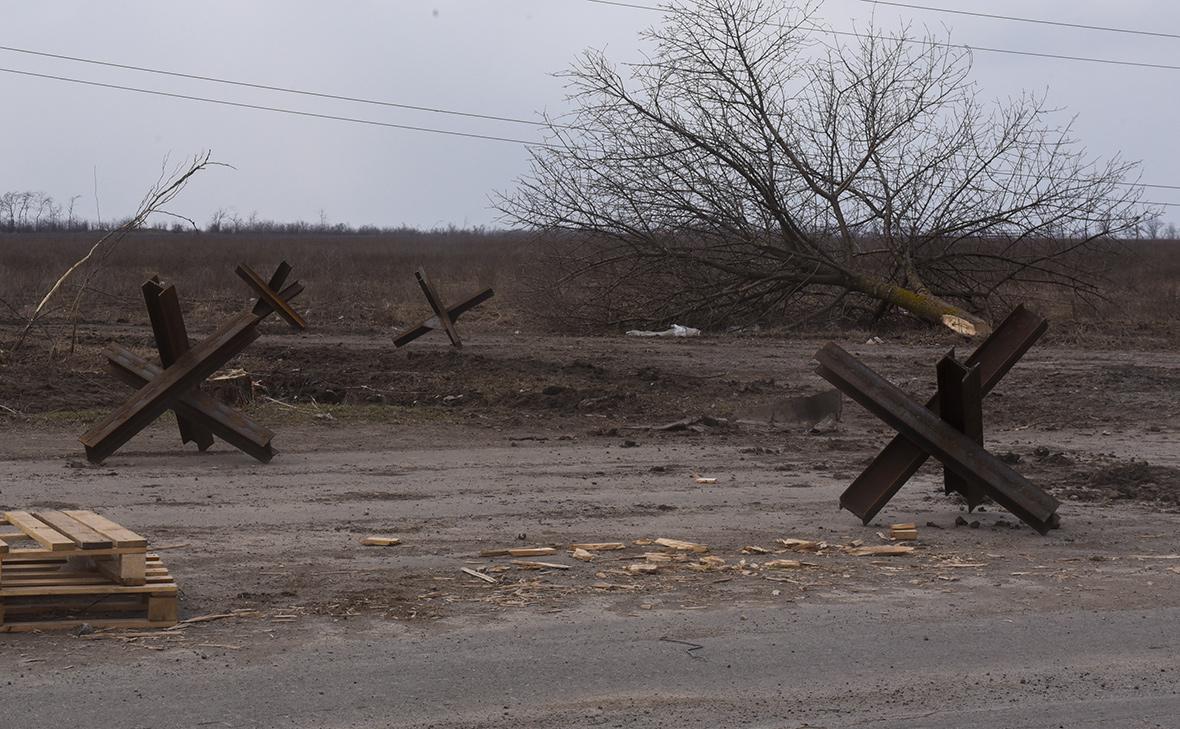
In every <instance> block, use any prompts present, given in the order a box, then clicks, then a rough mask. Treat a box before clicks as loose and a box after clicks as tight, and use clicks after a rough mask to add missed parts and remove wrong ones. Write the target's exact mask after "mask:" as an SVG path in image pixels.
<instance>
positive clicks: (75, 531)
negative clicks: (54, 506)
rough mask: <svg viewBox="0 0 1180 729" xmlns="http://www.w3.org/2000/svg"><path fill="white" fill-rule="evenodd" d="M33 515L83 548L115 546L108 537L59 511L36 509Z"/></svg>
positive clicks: (111, 547) (110, 547)
mask: <svg viewBox="0 0 1180 729" xmlns="http://www.w3.org/2000/svg"><path fill="white" fill-rule="evenodd" d="M33 516H35V517H37V518H38V519H40V520H41V521H43V522H45V523H46V524H48V525H49V526H51V527H53V528H54V529H56V530H58V531H59V532H61V533H62V534H64V535H66V536H67V537H69V538H70V539H73V540H74V544H77V545H78V546H79V547H81V548H82V549H84V550H88V549H114V547H115V543H114V542H113V541H111V540H110V539H109V538H107V537H105V536H103V535H102V534H99V533H98V532H96V531H94V530H93V529H91V528H90V527H88V526H86V525H85V524H83V523H82V522H80V521H76V520H74V519H71V518H70V517H68V516H66V515H65V514H64V513H62V512H60V511H38V512H37V513H35V514H33Z"/></svg>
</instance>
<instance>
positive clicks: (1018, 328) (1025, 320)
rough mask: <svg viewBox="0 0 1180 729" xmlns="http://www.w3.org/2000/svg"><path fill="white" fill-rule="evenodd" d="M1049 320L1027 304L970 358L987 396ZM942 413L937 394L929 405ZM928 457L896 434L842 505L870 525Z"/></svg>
mask: <svg viewBox="0 0 1180 729" xmlns="http://www.w3.org/2000/svg"><path fill="white" fill-rule="evenodd" d="M1048 328H1049V324H1048V322H1046V321H1045V320H1044V319H1042V318H1041V317H1039V316H1037V315H1036V314H1034V313H1032V312H1031V311H1029V310H1028V309H1026V308H1024V306H1023V305H1021V306H1018V307H1016V309H1015V310H1014V311H1013V312H1012V313H1011V314H1009V315H1008V317H1007V318H1006V319H1004V321H1003V322H1002V323H1001V324H1000V326H998V327H996V329H995V330H994V331H993V332H992V333H991V335H990V336H989V337H988V338H987V339H985V340H984V342H983V343H982V344H980V345H979V348H978V349H976V350H975V351H974V352H973V353H972V354H971V356H970V357H968V358H967V362H966V365H967V366H968V367H974V366H976V365H978V366H979V379H980V385H981V389H982V392H983V394H984V395H987V393H989V392H991V390H992V388H994V387H995V386H996V385H997V384H999V382H1000V380H1002V379H1003V378H1004V375H1006V374H1008V371H1009V370H1010V369H1012V366H1013V365H1015V364H1016V363H1017V362H1018V361H1019V360H1020V358H1021V357H1023V356H1024V353H1025V352H1027V351H1028V350H1029V348H1031V347H1032V346H1033V344H1035V343H1036V341H1037V340H1038V339H1040V338H1041V335H1042V334H1044V333H1045V330H1047V329H1048ZM926 407H927V408H929V409H930V410H932V411H933V412H935V413H937V412H939V411H940V407H939V399H938V395H937V394H935V395H934V397H932V398H931V399H930V401H929V402H928V403H927V404H926ZM927 457H928V455H927V454H926V453H925V452H924V451H923V450H922V449H921V448H919V447H918V446H916V445H914V444H913V443H911V442H909V441H908V440H906V439H905V438H904V437H903V436H901V435H898V436H895V437H894V438H893V440H891V441H890V442H889V445H887V446H885V448H884V449H883V450H882V451H881V452H880V453H879V454H878V455H877V457H876V458H875V459H873V462H872V463H871V464H869V466H868V468H866V469H865V470H864V472H862V473H861V474H860V475H859V476H857V478H856V480H855V481H853V482H852V484H851V485H850V486H849V487H848V488H847V489H845V491H844V493H843V494H841V495H840V506H841V507H843V508H845V509H848V510H849V511H851V512H852V513H853V514H856V515H857V516H858V517H860V519H861V521H863V522H864V523H865V524H868V523H869V522H870V521H872V520H873V518H874V517H876V516H877V514H878V512H880V511H881V509H882V508H884V506H885V504H887V503H889V500H890V499H892V498H893V497H894V495H896V494H897V492H898V491H899V490H901V487H902V486H904V485H905V483H906V481H909V480H910V478H912V477H913V475H914V474H915V473H917V472H918V469H919V468H921V467H922V464H923V463H925V462H926V458H927Z"/></svg>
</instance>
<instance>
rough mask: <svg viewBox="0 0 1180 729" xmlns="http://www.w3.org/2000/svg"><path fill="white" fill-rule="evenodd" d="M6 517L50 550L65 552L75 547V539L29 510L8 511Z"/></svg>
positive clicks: (10, 522)
mask: <svg viewBox="0 0 1180 729" xmlns="http://www.w3.org/2000/svg"><path fill="white" fill-rule="evenodd" d="M4 518H5V519H7V520H8V523H9V524H11V525H13V526H14V527H16V528H17V529H20V530H21V531H22V532H24V533H25V536H27V537H28V538H30V539H32V540H33V541H35V542H37V544H40V545H41V546H42V547H44V548H45V549H47V550H49V551H50V552H64V551H67V550H71V549H74V540H73V539H70V538H69V537H67V536H66V535H64V534H61V533H60V532H58V531H57V530H56V529H53V528H52V527H50V526H49V525H48V524H45V523H44V522H42V521H40V520H39V519H36V518H34V517H33V515H32V514H30V513H29V512H27V511H6V512H4ZM20 553H21V550H13V552H11V554H20Z"/></svg>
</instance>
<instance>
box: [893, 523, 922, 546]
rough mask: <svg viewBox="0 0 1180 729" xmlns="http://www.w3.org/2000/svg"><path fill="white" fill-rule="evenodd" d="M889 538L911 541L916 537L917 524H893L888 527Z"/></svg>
mask: <svg viewBox="0 0 1180 729" xmlns="http://www.w3.org/2000/svg"><path fill="white" fill-rule="evenodd" d="M889 538H890V539H895V540H897V541H899V542H912V541H914V540H916V539H917V538H918V525H917V524H894V525H892V526H891V527H889Z"/></svg>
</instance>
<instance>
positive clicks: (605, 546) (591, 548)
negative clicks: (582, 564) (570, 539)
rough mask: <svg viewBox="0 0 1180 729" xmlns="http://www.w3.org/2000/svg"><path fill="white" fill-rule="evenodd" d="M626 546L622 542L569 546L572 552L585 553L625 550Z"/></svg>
mask: <svg viewBox="0 0 1180 729" xmlns="http://www.w3.org/2000/svg"><path fill="white" fill-rule="evenodd" d="M626 548H627V545H626V544H623V543H622V542H589V543H587V544H571V545H570V549H572V550H575V551H577V550H579V549H581V550H583V551H586V552H614V551H616V550H619V549H626Z"/></svg>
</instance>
